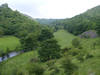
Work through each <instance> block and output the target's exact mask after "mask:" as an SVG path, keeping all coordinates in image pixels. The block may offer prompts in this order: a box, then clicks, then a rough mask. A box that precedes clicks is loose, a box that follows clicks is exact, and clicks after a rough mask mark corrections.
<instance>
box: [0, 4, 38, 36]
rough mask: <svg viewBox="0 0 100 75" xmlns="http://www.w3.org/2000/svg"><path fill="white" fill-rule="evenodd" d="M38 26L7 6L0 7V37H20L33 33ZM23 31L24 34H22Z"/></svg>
mask: <svg viewBox="0 0 100 75" xmlns="http://www.w3.org/2000/svg"><path fill="white" fill-rule="evenodd" d="M37 27H39V24H38V23H37V22H36V21H35V20H33V19H31V18H29V17H28V16H25V15H24V14H22V13H20V12H19V11H17V10H16V11H13V10H12V9H11V8H9V6H8V4H3V5H1V6H0V36H2V35H16V36H21V35H22V34H24V33H25V32H26V33H28V32H33V31H35V29H36V28H37ZM23 31H24V33H22V32H23Z"/></svg>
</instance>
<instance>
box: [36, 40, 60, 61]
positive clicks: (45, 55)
mask: <svg viewBox="0 0 100 75" xmlns="http://www.w3.org/2000/svg"><path fill="white" fill-rule="evenodd" d="M38 54H39V58H40V60H41V61H43V62H45V61H48V60H51V59H57V58H59V57H60V46H59V45H58V44H57V41H56V40H54V39H48V40H46V41H44V42H43V43H42V44H41V48H40V49H39V50H38Z"/></svg>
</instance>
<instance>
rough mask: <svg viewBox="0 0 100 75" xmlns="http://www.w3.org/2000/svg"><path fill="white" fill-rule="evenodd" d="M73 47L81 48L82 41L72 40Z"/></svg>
mask: <svg viewBox="0 0 100 75" xmlns="http://www.w3.org/2000/svg"><path fill="white" fill-rule="evenodd" d="M72 45H73V46H74V47H75V48H79V47H80V46H81V44H80V41H79V39H78V38H75V39H73V40H72Z"/></svg>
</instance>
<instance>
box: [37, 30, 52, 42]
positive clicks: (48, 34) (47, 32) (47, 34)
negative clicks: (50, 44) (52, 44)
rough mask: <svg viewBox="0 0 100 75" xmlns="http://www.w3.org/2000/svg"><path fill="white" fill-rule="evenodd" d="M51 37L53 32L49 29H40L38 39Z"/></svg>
mask: <svg viewBox="0 0 100 75" xmlns="http://www.w3.org/2000/svg"><path fill="white" fill-rule="evenodd" d="M52 37H53V34H52V32H50V30H48V29H42V31H41V33H40V36H39V38H38V40H39V41H44V40H47V39H51V38H52Z"/></svg>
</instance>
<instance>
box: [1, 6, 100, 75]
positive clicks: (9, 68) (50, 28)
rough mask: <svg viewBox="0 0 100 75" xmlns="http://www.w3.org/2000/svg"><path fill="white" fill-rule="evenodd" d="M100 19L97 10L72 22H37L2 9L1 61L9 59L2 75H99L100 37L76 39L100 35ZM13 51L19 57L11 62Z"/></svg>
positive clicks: (98, 7) (69, 20)
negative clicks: (82, 34) (89, 35)
mask: <svg viewBox="0 0 100 75" xmlns="http://www.w3.org/2000/svg"><path fill="white" fill-rule="evenodd" d="M99 15H100V6H97V7H95V8H92V9H90V10H88V11H87V12H85V13H83V14H80V15H77V16H75V17H73V18H69V19H59V20H58V19H54V20H53V19H52V20H51V19H49V20H48V19H46V20H44V19H41V20H39V19H38V20H37V21H35V20H34V19H32V18H30V17H29V16H26V15H24V14H22V13H20V12H18V11H13V10H12V9H10V8H9V7H8V4H3V5H1V6H0V56H1V57H2V58H1V57H0V60H1V59H4V58H5V55H6V56H7V58H8V59H7V60H3V61H2V62H0V75H99V74H100V71H99V70H100V67H99V65H100V37H99V36H98V37H95V38H89V37H88V38H87V37H84V38H80V36H75V35H81V33H83V32H86V31H87V30H89V31H91V30H92V31H95V32H98V34H100V25H99V24H100V22H99V20H100V16H99ZM38 21H39V22H40V24H39V23H38ZM43 24H44V25H43ZM46 24H47V25H46ZM19 50H22V51H19ZM12 51H19V53H20V54H19V55H17V56H15V57H12V58H9V54H8V53H10V52H12Z"/></svg>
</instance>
